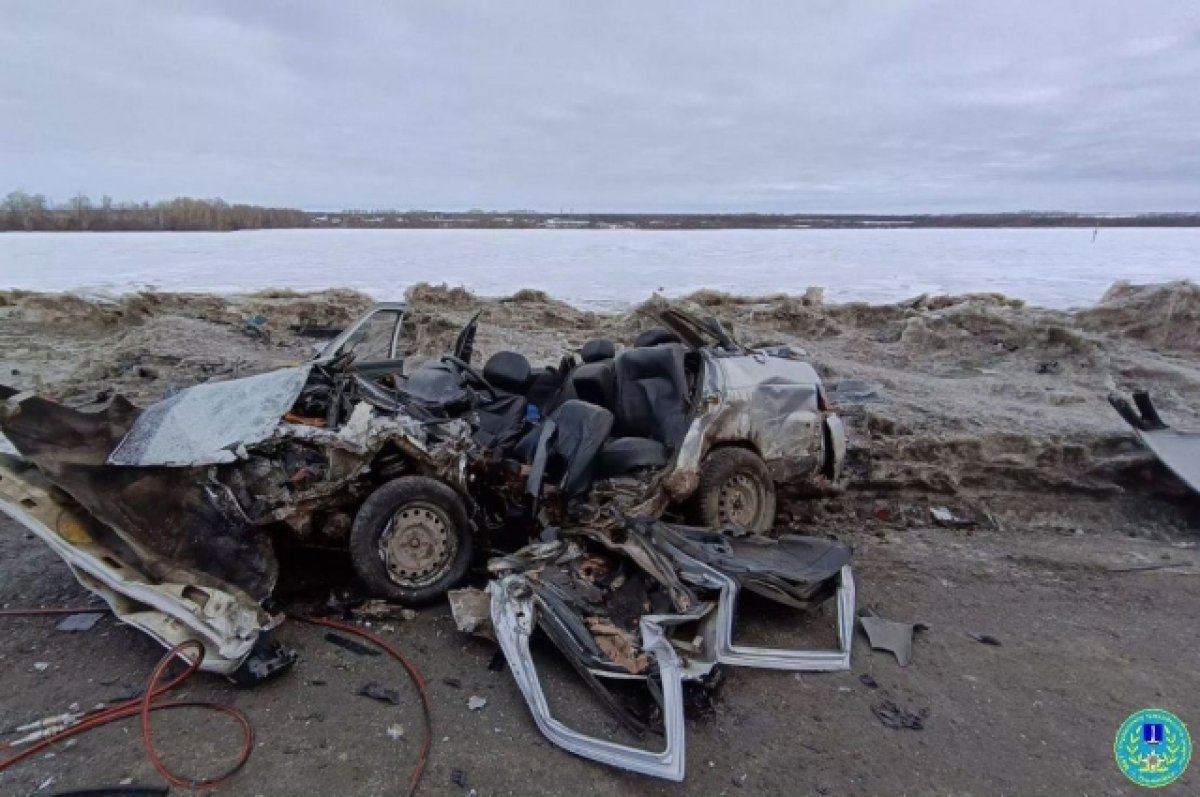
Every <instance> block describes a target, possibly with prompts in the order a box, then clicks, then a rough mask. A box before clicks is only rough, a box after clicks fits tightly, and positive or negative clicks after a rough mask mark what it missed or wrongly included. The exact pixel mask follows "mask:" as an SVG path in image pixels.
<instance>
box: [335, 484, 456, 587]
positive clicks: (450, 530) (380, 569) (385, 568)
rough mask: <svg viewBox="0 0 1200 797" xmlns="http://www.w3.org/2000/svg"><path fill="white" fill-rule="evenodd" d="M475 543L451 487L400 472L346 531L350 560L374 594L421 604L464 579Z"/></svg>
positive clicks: (365, 505)
mask: <svg viewBox="0 0 1200 797" xmlns="http://www.w3.org/2000/svg"><path fill="white" fill-rule="evenodd" d="M473 542H474V538H473V536H472V533H471V522H470V519H469V517H468V515H467V508H466V506H464V505H463V501H462V499H461V498H460V497H459V495H458V493H456V492H455V491H454V489H453V488H451V487H450V486H449V485H446V484H443V483H442V482H439V481H437V480H436V479H430V478H428V477H425V476H403V477H401V478H399V479H394V480H392V481H390V482H387V483H386V484H383V485H381V486H380V487H379V488H377V489H376V490H375V492H373V493H371V494H370V495H369V496H367V500H366V501H363V504H362V506H361V507H360V508H359V510H358V514H357V515H356V516H355V518H354V526H353V528H351V530H350V559H351V561H352V562H353V563H354V570H355V572H356V573H357V574H358V577H359V579H360V580H361V581H362V582H363V584H365V585H366V586H367V588H368V589H370V591H371V592H372V593H373V594H374V595H377V596H379V597H381V598H387V599H389V600H394V601H398V602H400V603H406V604H411V605H419V604H422V603H429V602H430V601H433V600H436V599H438V598H440V597H442V596H444V595H445V594H446V592H447V590H449V589H450V588H452V587H454V586H456V585H457V584H458V583H459V582H460V581H462V579H463V577H464V576H466V574H467V568H468V567H469V566H470V564H471V554H472V549H473V547H474V546H473Z"/></svg>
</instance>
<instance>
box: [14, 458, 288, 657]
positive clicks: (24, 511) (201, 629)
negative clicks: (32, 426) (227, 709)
mask: <svg viewBox="0 0 1200 797" xmlns="http://www.w3.org/2000/svg"><path fill="white" fill-rule="evenodd" d="M39 481H41V480H40V479H39V478H38V475H37V473H36V471H34V470H33V469H32V468H29V467H28V466H26V467H22V463H20V462H19V461H18V460H15V459H13V458H11V457H3V458H0V512H3V513H4V514H5V515H8V516H9V517H10V518H12V519H13V520H14V521H16V522H17V523H20V524H21V525H22V526H24V527H25V528H26V529H28V530H29V531H30V532H32V533H33V534H35V535H36V536H37V537H38V538H39V539H41V540H42V541H43V542H44V543H46V544H47V545H48V546H50V548H51V550H53V551H54V552H55V553H56V554H58V555H59V556H60V557H61V558H62V559H63V561H64V562H66V563H67V565H68V567H70V568H71V572H72V573H73V574H74V575H75V578H76V579H78V580H79V583H80V584H81V585H83V586H84V587H85V588H86V589H88V590H89V591H91V592H93V593H95V594H97V595H99V596H100V597H102V598H103V599H104V600H105V602H106V603H108V605H109V607H110V608H111V609H112V611H113V613H114V614H115V615H116V616H117V617H118V618H119V619H120V620H121V621H123V622H125V623H128V624H129V625H132V626H134V627H135V628H138V629H140V630H141V631H144V632H145V633H147V634H149V635H150V636H151V637H153V638H154V639H155V640H157V641H158V642H160V643H161V644H162V645H163V646H165V647H174V646H175V645H178V644H180V643H182V642H185V641H187V640H193V639H194V640H197V641H199V642H200V643H201V644H203V646H204V661H203V663H202V664H201V669H203V670H207V671H209V672H214V673H218V674H220V675H226V676H230V677H234V678H235V679H238V680H242V679H243V676H245V680H250V681H253V680H261V677H265V676H266V675H270V674H273V673H274V672H275V671H277V670H278V669H282V668H284V667H286V665H287V664H290V663H291V662H290V660H287V659H288V656H287V655H286V654H279V655H282V657H283V658H276V660H275V661H274V663H273V664H272V663H265V662H264V661H254V662H251V661H250V660H251V658H252V654H256V653H262V652H264V649H265V648H264V645H263V643H264V642H265V641H266V639H267V635H268V634H269V632H270V631H271V629H273V628H274V627H275V626H276V625H277V624H278V623H279V622H280V620H281V619H282V618H278V617H273V616H271V615H270V614H268V613H267V612H265V611H264V610H263V609H262V608H260V607H259V606H258V604H257V603H256V602H254V601H253V600H252V599H250V598H249V596H246V595H238V594H235V593H233V592H231V591H227V590H222V589H218V588H215V587H211V586H205V585H201V584H196V583H191V582H183V581H171V580H161V579H155V578H154V577H152V576H150V575H149V574H147V573H145V572H142V571H141V570H139V569H138V567H137V566H136V565H134V564H133V563H132V562H131V561H130V559H129V558H128V557H122V556H121V555H120V554H119V553H118V552H117V551H116V550H114V547H115V546H110V545H106V544H105V543H104V542H102V540H101V536H102V535H101V534H100V533H99V531H100V530H99V529H98V528H97V524H96V521H95V520H94V519H92V518H91V517H90V516H89V515H87V514H86V513H85V512H83V511H81V510H80V509H78V508H76V507H74V506H72V505H71V504H69V503H66V502H64V501H61V500H59V499H58V498H56V497H55V496H54V495H53V494H52V493H51V492H50V491H49V490H48V489H47V488H46V487H44V486H42V485H40V484H39ZM272 655H274V654H272ZM268 658H272V656H271V655H269V656H268ZM243 668H245V669H243ZM252 670H253V671H254V672H253V673H252V672H251V671H252Z"/></svg>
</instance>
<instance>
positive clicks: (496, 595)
mask: <svg viewBox="0 0 1200 797" xmlns="http://www.w3.org/2000/svg"><path fill="white" fill-rule="evenodd" d="M488 592H489V593H490V594H491V596H492V623H493V625H494V626H495V628H496V635H497V637H498V639H499V641H500V647H501V649H502V650H503V651H504V657H505V659H506V660H507V661H508V664H509V669H510V670H511V671H512V674H513V678H514V679H515V680H516V682H517V686H518V687H519V688H520V690H521V694H522V696H524V698H525V702H526V704H527V705H528V706H529V710H530V712H531V713H532V714H533V719H534V722H535V723H537V726H538V729H539V730H540V731H541V732H542V734H543V735H545V736H546V738H547V739H549V740H550V741H551V742H553V743H554V744H556V745H558V746H559V747H561V748H563V749H564V750H567V751H568V752H571V753H574V754H575V755H578V756H582V757H583V758H589V759H591V760H593V761H599V762H600V763H602V764H608V765H609V766H616V767H621V768H622V769H628V770H630V771H631V772H638V773H641V774H643V775H652V776H654V777H659V778H665V779H667V780H673V781H681V780H683V774H684V767H685V757H686V746H685V740H684V716H683V685H682V671H681V667H680V661H679V658H678V656H677V655H676V654H675V651H674V649H673V648H672V647H671V645H670V643H669V642H668V641H667V639H666V636H665V635H664V633H663V630H662V627H661V626H660V625H659V624H658V623H656V622H655V621H654V620H653V619H651V618H645V621H644V622H643V623H642V625H641V635H642V649H643V650H644V651H645V652H646V655H647V656H649V657H650V658H651V659H652V661H653V663H654V666H655V668H656V669H657V671H658V676H659V689H660V691H661V693H662V713H663V724H664V731H665V739H666V746H665V748H664V749H663V750H662V751H659V752H654V751H649V750H641V749H638V748H636V747H629V746H627V745H621V744H616V743H614V742H610V741H608V740H606V739H596V738H593V737H590V736H586V735H584V734H581V733H578V732H576V731H573V730H571V729H570V728H568V727H567V726H566V725H564V724H563V723H562V722H560V721H559V720H557V719H555V718H554V716H553V715H552V714H551V713H550V705H549V703H548V702H547V700H546V695H545V692H544V691H543V690H542V686H541V682H540V681H539V680H538V674H537V670H536V668H535V667H534V665H533V658H532V656H531V655H530V652H529V637H530V635H531V634H532V633H533V628H534V625H535V623H536V622H537V612H538V609H537V607H536V606H535V602H534V600H533V597H532V593H531V592H530V591H529V590H528V583H527V582H526V581H525V579H524V578H523V577H521V576H506V577H505V578H503V579H501V580H499V581H492V582H489V583H488Z"/></svg>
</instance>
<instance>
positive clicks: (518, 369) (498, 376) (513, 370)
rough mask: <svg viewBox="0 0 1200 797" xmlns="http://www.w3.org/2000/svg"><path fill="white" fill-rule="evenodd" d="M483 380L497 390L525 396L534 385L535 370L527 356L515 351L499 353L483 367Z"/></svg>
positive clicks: (490, 358)
mask: <svg viewBox="0 0 1200 797" xmlns="http://www.w3.org/2000/svg"><path fill="white" fill-rule="evenodd" d="M483 378H484V379H486V380H487V382H488V384H489V385H491V386H492V387H494V388H496V390H499V391H502V392H504V393H508V394H510V395H518V396H524V395H525V394H526V393H528V392H529V388H530V386H531V385H532V384H533V369H531V368H530V367H529V360H527V359H525V355H523V354H518V353H516V352H515V351H498V352H496V353H495V354H493V355H492V356H491V357H489V358H488V361H487V362H486V363H485V364H484V366H483Z"/></svg>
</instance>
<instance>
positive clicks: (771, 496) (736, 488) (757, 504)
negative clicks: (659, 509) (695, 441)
mask: <svg viewBox="0 0 1200 797" xmlns="http://www.w3.org/2000/svg"><path fill="white" fill-rule="evenodd" d="M689 515H690V517H691V520H692V522H694V523H696V524H698V525H701V526H708V527H709V528H724V527H726V526H736V527H738V528H742V529H746V530H747V531H758V532H763V531H770V529H771V527H772V526H774V525H775V482H774V481H773V480H772V479H771V472H770V471H769V470H768V469H767V465H766V463H765V462H763V461H762V458H761V457H759V456H758V454H756V453H754V452H753V451H751V450H749V449H746V448H736V447H729V448H718V449H716V450H714V451H712V452H710V453H709V454H708V456H706V457H705V458H704V461H703V462H702V463H701V464H700V484H699V486H698V487H697V488H696V492H695V493H694V494H693V496H692V500H691V509H690V512H689Z"/></svg>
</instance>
